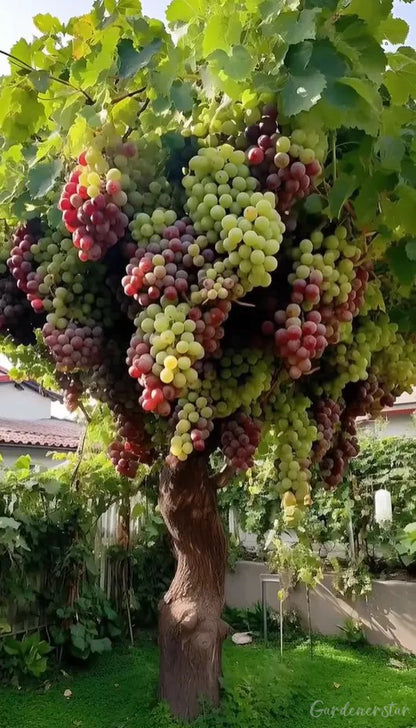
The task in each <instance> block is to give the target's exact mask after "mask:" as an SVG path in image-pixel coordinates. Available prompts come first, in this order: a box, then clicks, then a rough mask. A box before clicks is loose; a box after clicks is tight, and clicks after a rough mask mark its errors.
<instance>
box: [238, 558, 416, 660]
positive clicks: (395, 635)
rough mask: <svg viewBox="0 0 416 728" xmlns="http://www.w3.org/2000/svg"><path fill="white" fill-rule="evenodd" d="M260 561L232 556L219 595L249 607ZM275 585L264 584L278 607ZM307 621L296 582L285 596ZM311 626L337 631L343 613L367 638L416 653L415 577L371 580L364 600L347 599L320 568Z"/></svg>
mask: <svg viewBox="0 0 416 728" xmlns="http://www.w3.org/2000/svg"><path fill="white" fill-rule="evenodd" d="M268 571H269V570H268V568H267V566H266V564H263V563H259V562H254V561H238V562H237V564H236V569H235V571H234V572H232V573H231V572H229V573H228V574H227V578H226V585H225V599H226V603H227V605H228V606H230V607H251V606H253V605H254V604H255V603H256V602H259V601H260V595H261V592H260V574H262V573H268ZM277 591H278V586H277V585H276V584H268V585H267V592H266V593H267V601H268V604H269V605H270V606H271V607H272V608H274V609H278V598H277ZM286 608H287V609H295V610H296V612H297V613H298V614H299V616H300V617H301V619H302V620H303V621H304V622H305V624H306V621H307V607H306V596H305V589H304V587H297V588H296V589H295V590H294V591H293V592H292V593H291V594H290V596H289V598H288V601H287V602H286ZM311 617H312V629H313V631H314V632H320V633H321V634H325V635H338V634H340V630H339V627H338V625H340V624H341V625H342V624H343V622H344V620H345V619H347V618H348V617H354V618H357V619H359V620H360V621H361V622H362V623H363V626H364V630H365V633H366V637H367V639H368V641H369V642H370V643H371V644H379V645H394V646H395V647H400V648H401V649H403V650H406V651H409V652H412V653H414V654H416V582H407V581H378V580H375V581H374V582H373V591H372V593H371V594H370V596H369V598H368V600H367V601H365V600H358V601H357V602H350V601H348V600H346V599H345V598H344V597H342V596H340V595H338V594H337V593H336V592H335V590H334V588H333V586H332V576H331V574H326V575H325V577H324V580H323V582H322V584H320V586H318V588H317V589H316V590H315V591H313V592H311Z"/></svg>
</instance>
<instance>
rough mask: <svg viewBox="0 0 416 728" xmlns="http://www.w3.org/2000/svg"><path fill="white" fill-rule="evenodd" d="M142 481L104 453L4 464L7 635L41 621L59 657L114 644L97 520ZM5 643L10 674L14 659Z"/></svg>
mask: <svg viewBox="0 0 416 728" xmlns="http://www.w3.org/2000/svg"><path fill="white" fill-rule="evenodd" d="M135 487H137V486H133V485H132V484H130V483H129V482H128V481H127V480H126V479H123V478H121V477H120V476H118V475H117V474H116V473H115V471H114V469H113V467H112V465H111V463H110V462H108V461H107V459H106V457H105V455H98V456H97V455H93V456H91V457H89V458H85V459H84V460H82V459H80V458H79V457H78V456H70V455H69V456H68V462H66V463H65V464H64V465H60V466H58V467H57V468H54V469H49V470H43V469H42V468H40V467H39V466H36V465H33V463H32V462H31V459H30V457H29V456H22V457H21V458H19V459H18V460H17V461H16V463H15V464H14V465H13V467H11V468H9V469H6V468H1V469H0V634H1V633H7V632H10V625H14V626H15V627H16V626H17V627H18V626H19V625H21V624H25V623H26V622H28V623H29V624H30V623H31V622H32V623H34V624H37V623H38V621H39V623H40V624H41V625H45V624H47V625H48V626H49V627H50V629H49V636H50V639H51V641H52V644H53V645H54V646H55V647H56V648H57V650H56V655H57V657H58V658H59V659H62V658H66V657H71V658H74V657H75V658H78V659H82V660H86V659H88V657H89V656H90V655H93V654H96V653H100V652H103V651H105V650H108V649H110V648H111V641H112V640H113V639H114V638H116V637H118V636H119V635H120V634H121V629H120V623H119V619H118V617H117V614H116V612H115V611H114V609H113V608H112V606H111V604H110V603H109V601H108V600H107V599H106V597H105V595H104V593H103V592H102V591H101V590H100V588H99V586H98V583H97V569H96V564H95V556H94V551H93V550H94V541H95V534H96V525H97V521H98V519H99V517H100V515H101V514H102V513H103V512H105V511H106V510H107V508H108V507H109V506H110V505H111V504H112V503H113V502H116V501H117V500H118V499H119V498H120V496H123V495H124V496H125V497H126V498H129V496H130V494H131V493H132V492H135V491H134V488H135ZM7 639H9V638H7ZM31 639H32V638H31ZM5 644H7V643H6V642H5V640H3V643H2V650H1V652H0V670H1V671H2V672H3V675H4V674H7V673H8V670H9V666H10V664H9V663H10V661H8V659H6V656H7V653H6V652H5V648H4V645H5ZM22 644H23V643H22ZM29 644H30V643H29ZM15 648H16V649H20V648H18V647H17V646H16V645H15ZM22 649H23V647H22ZM32 653H33V650H32V652H31V655H32ZM9 657H11V656H9ZM13 658H14V659H15V661H16V660H17V659H18V655H14V656H13ZM39 664H40V665H43V663H42V662H41V661H40V662H39Z"/></svg>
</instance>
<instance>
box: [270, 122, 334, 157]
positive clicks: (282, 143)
mask: <svg viewBox="0 0 416 728" xmlns="http://www.w3.org/2000/svg"><path fill="white" fill-rule="evenodd" d="M327 152H328V142H327V136H326V134H325V133H324V132H323V131H322V130H318V129H301V128H296V129H293V130H292V131H291V132H290V133H288V135H287V136H284V135H282V136H280V137H279V138H278V139H277V141H276V154H289V155H290V156H291V157H292V158H293V159H299V161H300V162H302V164H305V165H306V164H311V162H313V161H314V159H317V160H318V162H323V161H324V160H325V158H326V155H327Z"/></svg>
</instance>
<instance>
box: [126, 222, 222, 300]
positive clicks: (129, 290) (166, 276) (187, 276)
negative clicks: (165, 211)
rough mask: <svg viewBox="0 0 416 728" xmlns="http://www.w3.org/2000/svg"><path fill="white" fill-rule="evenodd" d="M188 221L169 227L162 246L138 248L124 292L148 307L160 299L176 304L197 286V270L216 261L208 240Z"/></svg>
mask: <svg viewBox="0 0 416 728" xmlns="http://www.w3.org/2000/svg"><path fill="white" fill-rule="evenodd" d="M194 236H195V231H194V229H193V227H192V225H191V224H190V223H189V220H188V219H187V218H184V219H183V220H178V221H177V222H176V223H175V224H174V225H170V226H169V227H166V228H165V229H164V231H163V238H162V240H161V241H160V242H151V243H148V244H147V246H146V247H145V248H137V249H136V251H135V254H134V257H133V258H132V259H131V260H130V262H129V264H128V265H127V268H126V275H125V276H124V278H123V279H122V284H123V287H124V292H125V293H126V295H128V296H133V297H134V298H135V299H136V300H137V301H138V302H139V303H140V305H141V306H143V307H146V306H148V305H149V303H151V302H152V301H158V300H159V299H160V298H161V296H162V295H163V296H165V300H166V301H169V302H174V301H177V300H178V297H180V296H181V294H186V293H187V292H188V291H189V288H190V285H191V283H194V284H195V283H196V274H195V269H198V268H201V267H202V266H203V265H205V264H206V263H210V262H211V261H212V260H213V257H214V252H213V250H212V249H210V248H207V247H206V245H207V239H206V238H205V237H204V236H202V235H201V236H199V237H198V238H196V239H195V237H194Z"/></svg>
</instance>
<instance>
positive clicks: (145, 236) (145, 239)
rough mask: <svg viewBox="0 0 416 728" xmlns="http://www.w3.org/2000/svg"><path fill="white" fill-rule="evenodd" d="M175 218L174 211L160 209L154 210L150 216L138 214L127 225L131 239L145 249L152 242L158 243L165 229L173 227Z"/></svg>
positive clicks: (145, 213) (142, 213)
mask: <svg viewBox="0 0 416 728" xmlns="http://www.w3.org/2000/svg"><path fill="white" fill-rule="evenodd" d="M177 217H178V216H177V214H176V212H175V211H174V210H164V209H162V208H161V207H157V208H156V209H154V210H153V212H152V213H151V214H148V213H147V212H138V213H137V214H136V215H135V216H134V218H133V220H132V221H131V223H130V224H129V229H130V232H131V237H132V238H133V240H134V241H135V242H136V243H137V245H138V246H139V247H145V246H146V245H148V244H149V243H152V242H157V243H158V242H159V241H160V240H161V239H162V234H163V230H164V229H165V227H167V226H169V225H173V223H174V222H175V221H176V220H177Z"/></svg>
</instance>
